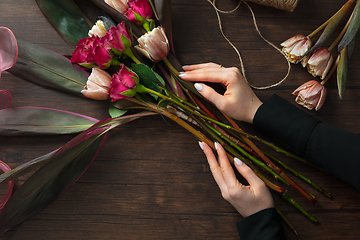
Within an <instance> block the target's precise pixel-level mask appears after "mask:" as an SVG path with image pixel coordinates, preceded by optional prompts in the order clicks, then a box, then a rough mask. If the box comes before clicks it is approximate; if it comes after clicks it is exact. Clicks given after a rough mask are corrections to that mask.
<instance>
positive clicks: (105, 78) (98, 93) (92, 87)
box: [81, 68, 111, 100]
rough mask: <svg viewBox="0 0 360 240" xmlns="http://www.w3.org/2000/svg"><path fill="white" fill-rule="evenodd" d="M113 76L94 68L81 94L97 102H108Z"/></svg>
mask: <svg viewBox="0 0 360 240" xmlns="http://www.w3.org/2000/svg"><path fill="white" fill-rule="evenodd" d="M110 83H111V76H110V74H108V73H107V72H106V71H104V70H102V69H99V68H93V69H92V72H91V74H90V76H89V78H88V81H87V83H86V86H85V87H84V90H82V91H81V93H82V94H83V95H84V96H85V97H88V98H92V99H95V100H106V99H108V98H109V95H110V93H109V92H110Z"/></svg>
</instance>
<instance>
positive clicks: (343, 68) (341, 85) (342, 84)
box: [337, 46, 349, 99]
mask: <svg viewBox="0 0 360 240" xmlns="http://www.w3.org/2000/svg"><path fill="white" fill-rule="evenodd" d="M348 58H349V56H348V46H346V47H345V48H344V49H343V50H341V52H340V60H339V65H338V67H337V87H338V93H339V97H340V99H342V98H343V96H344V92H345V88H346V79H347V66H348Z"/></svg>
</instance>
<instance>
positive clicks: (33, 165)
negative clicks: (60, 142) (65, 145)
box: [0, 149, 59, 183]
mask: <svg viewBox="0 0 360 240" xmlns="http://www.w3.org/2000/svg"><path fill="white" fill-rule="evenodd" d="M58 150H59V149H57V150H55V151H52V152H50V153H47V154H45V155H43V156H41V157H38V158H35V159H33V160H31V161H29V162H26V163H24V164H22V165H20V166H18V167H16V168H14V169H11V170H10V171H8V172H6V173H3V174H1V175H0V183H2V182H4V181H6V182H8V181H11V180H15V179H16V178H18V177H20V176H23V175H25V174H27V173H30V172H33V171H35V170H36V169H38V168H40V167H42V166H44V164H45V163H47V161H48V160H49V159H50V157H51V156H52V155H53V154H54V153H55V152H56V151H58Z"/></svg>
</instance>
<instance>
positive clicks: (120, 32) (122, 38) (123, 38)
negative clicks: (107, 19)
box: [102, 21, 132, 55]
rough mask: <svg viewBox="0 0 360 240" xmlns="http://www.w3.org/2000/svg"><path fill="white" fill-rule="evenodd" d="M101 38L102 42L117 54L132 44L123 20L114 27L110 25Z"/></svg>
mask: <svg viewBox="0 0 360 240" xmlns="http://www.w3.org/2000/svg"><path fill="white" fill-rule="evenodd" d="M102 39H103V40H104V44H105V45H108V46H110V47H111V49H112V50H113V51H114V52H115V53H116V54H118V55H120V54H121V53H122V52H124V51H125V50H127V49H129V48H130V47H131V45H132V37H131V34H130V32H129V29H128V28H127V27H125V22H124V21H123V22H121V23H119V24H118V25H117V26H116V27H111V28H110V29H109V31H108V32H107V33H106V35H105V36H104V37H103V38H102Z"/></svg>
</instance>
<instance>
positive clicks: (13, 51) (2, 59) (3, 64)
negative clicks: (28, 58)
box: [0, 27, 18, 72]
mask: <svg viewBox="0 0 360 240" xmlns="http://www.w3.org/2000/svg"><path fill="white" fill-rule="evenodd" d="M17 57H18V47H17V41H16V38H15V36H14V34H13V33H12V31H11V30H10V29H8V28H6V27H0V72H2V71H5V70H7V69H9V68H11V67H13V66H14V65H15V63H16V60H17Z"/></svg>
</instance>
